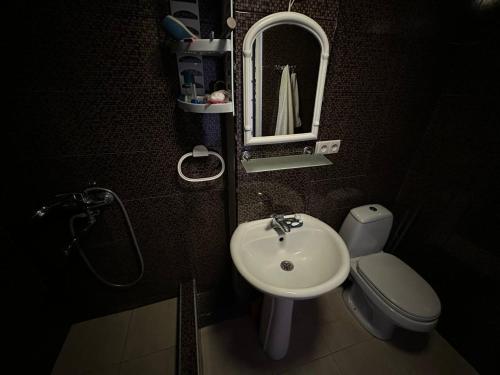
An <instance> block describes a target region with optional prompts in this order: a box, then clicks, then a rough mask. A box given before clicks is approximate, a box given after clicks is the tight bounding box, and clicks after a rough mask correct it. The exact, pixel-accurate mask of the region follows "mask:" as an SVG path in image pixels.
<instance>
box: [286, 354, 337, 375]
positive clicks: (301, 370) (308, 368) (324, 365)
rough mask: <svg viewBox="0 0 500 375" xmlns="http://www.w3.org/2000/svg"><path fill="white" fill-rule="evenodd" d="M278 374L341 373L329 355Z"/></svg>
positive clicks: (328, 374) (315, 374) (329, 374)
mask: <svg viewBox="0 0 500 375" xmlns="http://www.w3.org/2000/svg"><path fill="white" fill-rule="evenodd" d="M279 374H280V375H341V373H340V370H339V369H338V367H337V364H336V363H335V361H334V360H333V358H332V357H331V356H330V355H328V356H326V357H323V358H320V359H317V360H315V361H313V362H309V363H307V364H305V365H302V366H299V367H296V368H293V369H290V370H287V371H285V372H282V373H279Z"/></svg>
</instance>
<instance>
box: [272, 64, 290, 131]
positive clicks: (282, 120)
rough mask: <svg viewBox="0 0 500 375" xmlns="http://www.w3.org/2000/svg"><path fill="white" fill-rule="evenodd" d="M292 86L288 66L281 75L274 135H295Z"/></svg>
mask: <svg viewBox="0 0 500 375" xmlns="http://www.w3.org/2000/svg"><path fill="white" fill-rule="evenodd" d="M293 118H294V114H293V97H292V85H291V83H290V68H289V67H288V65H286V66H285V67H284V68H283V72H282V73H281V84H280V93H279V104H278V116H277V118H276V131H275V132H274V135H286V134H293V128H294V121H293Z"/></svg>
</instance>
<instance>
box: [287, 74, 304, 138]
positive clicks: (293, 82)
mask: <svg viewBox="0 0 500 375" xmlns="http://www.w3.org/2000/svg"><path fill="white" fill-rule="evenodd" d="M290 84H291V86H292V97H293V103H292V104H293V122H294V123H295V127H296V128H300V127H301V126H302V120H301V119H300V113H299V83H298V82H297V73H292V74H290Z"/></svg>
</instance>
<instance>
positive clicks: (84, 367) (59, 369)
mask: <svg viewBox="0 0 500 375" xmlns="http://www.w3.org/2000/svg"><path fill="white" fill-rule="evenodd" d="M130 318H131V312H130V311H126V312H122V313H119V314H113V315H108V316H104V317H102V318H98V319H92V320H89V321H86V322H82V323H78V324H75V325H73V326H72V327H71V329H70V332H69V333H68V336H67V337H66V341H65V342H64V345H63V348H62V349H61V352H60V353H59V357H58V358H57V361H56V363H55V365H54V369H53V371H52V374H53V375H59V374H61V375H67V374H72V375H73V374H84V373H86V372H90V371H93V370H100V369H102V368H103V367H105V366H108V365H112V364H114V363H119V362H120V359H121V355H122V352H123V348H124V344H125V339H126V335H127V329H128V325H129V321H130Z"/></svg>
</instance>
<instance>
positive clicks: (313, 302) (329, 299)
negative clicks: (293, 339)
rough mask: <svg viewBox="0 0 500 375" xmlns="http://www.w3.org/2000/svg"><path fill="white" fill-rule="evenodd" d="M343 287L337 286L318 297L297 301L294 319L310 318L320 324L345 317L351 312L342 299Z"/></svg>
mask: <svg viewBox="0 0 500 375" xmlns="http://www.w3.org/2000/svg"><path fill="white" fill-rule="evenodd" d="M341 294H342V288H336V289H334V290H332V291H331V292H329V293H326V294H323V295H322V296H320V297H318V298H313V299H309V300H304V301H295V305H294V320H297V321H302V320H304V319H310V320H311V321H312V322H316V323H318V324H324V323H330V322H335V321H338V320H341V319H345V318H346V317H347V316H348V314H349V312H348V311H347V310H346V307H345V305H344V302H343V301H342V296H341Z"/></svg>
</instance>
